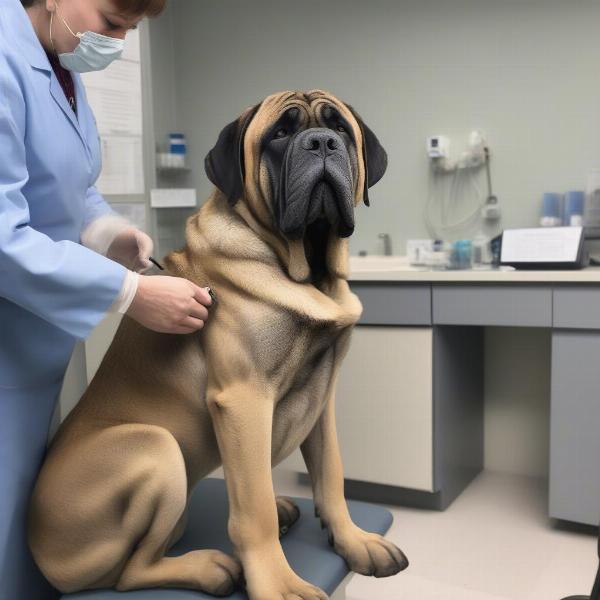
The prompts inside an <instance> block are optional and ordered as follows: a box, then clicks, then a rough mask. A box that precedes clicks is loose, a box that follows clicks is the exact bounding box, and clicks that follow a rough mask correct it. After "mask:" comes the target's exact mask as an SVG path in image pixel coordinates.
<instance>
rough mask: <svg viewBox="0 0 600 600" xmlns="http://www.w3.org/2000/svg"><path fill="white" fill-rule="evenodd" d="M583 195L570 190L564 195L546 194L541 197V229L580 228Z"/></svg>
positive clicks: (581, 223)
mask: <svg viewBox="0 0 600 600" xmlns="http://www.w3.org/2000/svg"><path fill="white" fill-rule="evenodd" d="M584 204H585V193H584V192H582V191H579V190H572V191H569V192H567V193H566V194H565V195H564V198H563V196H562V194H557V193H555V192H546V193H545V194H544V195H543V197H542V217H541V219H540V225H541V226H542V227H558V226H561V225H564V226H581V225H583V209H584Z"/></svg>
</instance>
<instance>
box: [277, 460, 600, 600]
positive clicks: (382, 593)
mask: <svg viewBox="0 0 600 600" xmlns="http://www.w3.org/2000/svg"><path fill="white" fill-rule="evenodd" d="M274 484H275V491H276V494H285V495H292V496H305V497H310V496H311V490H310V488H309V487H308V486H304V485H300V484H298V483H297V481H296V475H295V474H294V473H291V472H288V471H283V470H278V469H275V470H274ZM547 503H548V496H547V482H546V481H545V480H540V479H535V478H530V477H526V476H521V475H511V474H503V473H493V472H488V471H484V472H483V473H482V474H480V475H479V477H477V478H476V479H475V481H473V483H472V484H471V485H470V486H469V487H468V488H467V489H466V490H465V491H464V492H463V494H461V496H459V498H457V499H456V500H455V502H454V503H453V504H452V505H451V506H450V507H449V508H448V509H447V510H446V511H442V512H440V511H429V510H421V509H414V508H405V507H398V506H388V508H389V509H390V510H391V511H392V513H393V515H394V523H393V524H392V527H391V529H390V531H389V532H388V533H387V535H386V537H387V538H388V539H390V540H392V541H393V542H394V543H395V544H397V545H398V546H399V547H400V548H401V549H402V550H403V551H404V552H405V553H406V555H407V556H408V559H409V561H410V566H409V568H408V569H407V570H406V571H404V572H403V573H399V574H398V575H396V576H394V577H390V578H385V579H376V578H373V577H363V576H361V575H355V576H354V578H353V579H352V580H351V582H350V584H349V585H348V589H347V600H560V599H561V598H562V597H563V596H566V595H571V594H588V593H589V591H590V588H591V586H592V583H593V579H594V576H595V573H596V567H597V555H596V536H595V533H593V532H590V533H581V532H573V531H564V530H560V529H557V528H556V527H555V526H554V523H553V521H552V520H550V519H548V517H547Z"/></svg>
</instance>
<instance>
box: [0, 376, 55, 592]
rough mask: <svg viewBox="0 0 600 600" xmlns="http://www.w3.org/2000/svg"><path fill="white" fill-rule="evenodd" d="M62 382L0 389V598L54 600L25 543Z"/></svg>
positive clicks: (50, 587) (50, 588)
mask: <svg viewBox="0 0 600 600" xmlns="http://www.w3.org/2000/svg"><path fill="white" fill-rule="evenodd" d="M61 385H62V381H58V382H55V383H51V384H45V385H44V386H39V387H30V388H3V387H0V598H1V600H55V599H56V598H58V597H60V594H59V593H58V592H57V591H56V590H55V589H54V588H53V587H52V586H51V585H50V584H49V583H48V582H47V581H46V579H45V578H44V576H43V575H42V573H41V572H40V570H39V569H38V568H37V565H36V564H35V562H34V560H33V558H32V556H31V552H30V551H29V546H28V544H27V508H28V503H29V498H30V496H31V492H32V491H33V486H34V484H35V480H36V477H37V474H38V472H39V469H40V467H41V463H42V461H43V458H44V455H45V453H46V442H47V438H48V428H49V426H50V419H51V418H52V413H53V411H54V407H55V405H56V402H57V400H58V395H59V393H60V389H61Z"/></svg>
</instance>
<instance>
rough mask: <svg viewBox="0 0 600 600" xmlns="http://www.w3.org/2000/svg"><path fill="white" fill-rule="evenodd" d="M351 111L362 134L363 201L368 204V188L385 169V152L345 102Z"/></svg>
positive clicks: (378, 178)
mask: <svg viewBox="0 0 600 600" xmlns="http://www.w3.org/2000/svg"><path fill="white" fill-rule="evenodd" d="M346 107H347V108H348V110H349V111H350V112H351V113H352V115H353V116H354V118H355V119H356V122H357V123H358V126H359V127H360V132H361V134H362V142H363V143H362V154H363V156H362V157H363V164H364V166H365V187H364V189H363V202H364V203H365V204H366V205H367V206H370V203H369V192H368V189H369V188H370V187H373V186H374V185H375V184H376V183H377V182H378V181H379V180H380V179H381V178H382V177H383V175H384V173H385V171H386V169H387V152H386V151H385V150H384V149H383V146H382V145H381V144H380V143H379V140H378V139H377V136H376V135H375V134H374V133H373V132H372V131H371V130H370V129H369V128H368V127H367V126H366V125H365V122H364V121H363V120H362V119H361V117H360V116H359V114H358V113H357V112H356V111H355V110H354V108H352V107H351V106H350V105H349V104H346Z"/></svg>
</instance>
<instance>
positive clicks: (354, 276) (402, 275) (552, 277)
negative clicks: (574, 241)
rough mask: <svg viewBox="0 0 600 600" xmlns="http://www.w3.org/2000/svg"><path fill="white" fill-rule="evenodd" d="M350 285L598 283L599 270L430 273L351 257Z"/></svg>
mask: <svg viewBox="0 0 600 600" xmlns="http://www.w3.org/2000/svg"><path fill="white" fill-rule="evenodd" d="M348 279H349V281H403V282H406V281H408V282H499V283H519V282H520V283H572V284H577V283H582V284H584V283H600V267H596V266H594V267H587V268H585V269H579V270H572V271H551V270H547V271H526V270H519V271H517V270H515V269H513V268H511V267H501V268H500V269H490V270H465V271H433V270H430V269H426V268H423V267H413V266H411V265H410V264H409V263H408V259H407V258H406V257H404V256H364V257H363V256H351V257H350V276H349V277H348Z"/></svg>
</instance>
